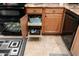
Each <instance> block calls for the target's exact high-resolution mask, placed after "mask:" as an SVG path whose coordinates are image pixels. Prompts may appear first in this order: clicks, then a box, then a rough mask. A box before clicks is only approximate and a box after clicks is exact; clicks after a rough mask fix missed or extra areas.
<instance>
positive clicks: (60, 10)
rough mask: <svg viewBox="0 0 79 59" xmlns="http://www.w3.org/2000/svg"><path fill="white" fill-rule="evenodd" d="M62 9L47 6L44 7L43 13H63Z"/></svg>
mask: <svg viewBox="0 0 79 59" xmlns="http://www.w3.org/2000/svg"><path fill="white" fill-rule="evenodd" d="M63 11H64V9H62V8H59V9H58V8H57V9H56V8H55V9H54V8H48V9H45V13H63Z"/></svg>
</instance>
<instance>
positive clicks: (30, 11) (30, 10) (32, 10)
mask: <svg viewBox="0 0 79 59" xmlns="http://www.w3.org/2000/svg"><path fill="white" fill-rule="evenodd" d="M26 12H27V13H28V14H41V13H42V8H27V9H26Z"/></svg>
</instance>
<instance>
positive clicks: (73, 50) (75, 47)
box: [71, 26, 79, 56]
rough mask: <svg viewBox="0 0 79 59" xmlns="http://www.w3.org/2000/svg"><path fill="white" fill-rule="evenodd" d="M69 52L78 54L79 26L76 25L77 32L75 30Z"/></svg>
mask: <svg viewBox="0 0 79 59" xmlns="http://www.w3.org/2000/svg"><path fill="white" fill-rule="evenodd" d="M71 53H72V55H76V56H79V26H78V29H77V32H76V35H75V38H74V41H73V44H72V47H71Z"/></svg>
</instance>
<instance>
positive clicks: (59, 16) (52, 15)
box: [45, 14, 63, 19]
mask: <svg viewBox="0 0 79 59" xmlns="http://www.w3.org/2000/svg"><path fill="white" fill-rule="evenodd" d="M62 17H63V16H62V14H45V18H60V19H61V18H62Z"/></svg>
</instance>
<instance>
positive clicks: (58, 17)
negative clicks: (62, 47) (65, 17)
mask: <svg viewBox="0 0 79 59" xmlns="http://www.w3.org/2000/svg"><path fill="white" fill-rule="evenodd" d="M61 23H62V14H45V16H44V19H43V28H42V32H43V33H48V34H54V33H60V32H61Z"/></svg>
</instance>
